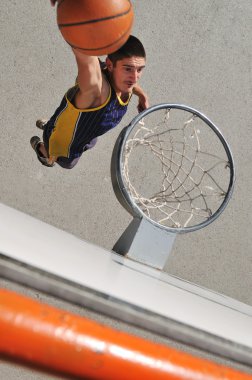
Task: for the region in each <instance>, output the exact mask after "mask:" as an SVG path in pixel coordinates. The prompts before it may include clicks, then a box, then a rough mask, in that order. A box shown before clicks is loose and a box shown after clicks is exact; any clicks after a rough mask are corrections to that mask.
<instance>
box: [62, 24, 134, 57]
mask: <svg viewBox="0 0 252 380" xmlns="http://www.w3.org/2000/svg"><path fill="white" fill-rule="evenodd" d="M131 27H132V24H131V25H130V27H129V28H128V29H127V30H126V32H125V33H123V35H122V36H121V37H120V38H118V39H117V40H116V41H114V42H113V43H111V44H108V45H105V46H99V47H96V48H83V47H79V46H75V45H72V44H70V43H69V42H68V41H66V42H67V43H68V45H70V46H71V47H72V48H74V49H79V50H87V51H92V50H101V49H106V48H108V47H110V46H113V45H114V44H116V43H117V42H118V41H120V40H121V39H122V38H123V37H124V36H125V35H126V34H127V33H128V32H129V31H130V29H131Z"/></svg>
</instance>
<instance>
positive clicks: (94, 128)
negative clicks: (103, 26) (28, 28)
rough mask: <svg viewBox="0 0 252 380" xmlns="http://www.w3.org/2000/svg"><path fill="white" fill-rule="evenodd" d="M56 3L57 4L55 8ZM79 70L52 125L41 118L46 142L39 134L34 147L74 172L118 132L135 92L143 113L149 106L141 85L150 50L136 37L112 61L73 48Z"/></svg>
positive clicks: (46, 158)
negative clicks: (102, 139) (99, 142)
mask: <svg viewBox="0 0 252 380" xmlns="http://www.w3.org/2000/svg"><path fill="white" fill-rule="evenodd" d="M55 3H56V1H54V0H51V4H52V5H54V4H55ZM73 52H74V55H75V58H76V62H77V66H78V77H77V85H75V86H74V87H72V88H71V89H70V90H68V91H67V93H66V95H65V96H64V98H63V100H62V102H61V104H60V106H59V107H58V108H57V110H56V111H55V113H54V115H53V116H52V117H51V119H50V120H49V121H48V122H45V121H43V120H38V121H37V123H36V125H37V127H38V128H40V129H42V130H43V142H42V141H41V140H40V138H39V137H38V136H33V137H32V138H31V141H30V142H31V145H32V147H33V149H34V150H35V152H36V154H37V157H38V159H39V161H40V162H41V163H42V164H43V165H45V166H53V165H54V163H55V162H56V163H57V164H59V165H60V166H61V167H63V168H65V169H72V168H73V167H74V166H75V165H76V164H77V162H78V160H79V159H80V157H81V155H82V153H83V152H85V151H86V150H88V149H91V148H92V147H93V146H94V145H95V144H96V142H97V137H98V136H100V135H103V134H104V133H106V132H108V131H109V130H110V129H112V128H114V127H115V126H116V125H117V124H119V122H120V121H121V119H122V117H123V116H124V115H125V113H126V111H127V106H128V104H129V101H130V98H131V96H132V94H134V95H136V96H138V99H139V102H138V111H139V112H141V111H143V110H144V109H146V108H148V106H149V103H148V97H147V95H146V94H145V93H144V91H143V90H142V89H141V87H140V86H139V85H138V84H137V83H138V80H139V79H140V77H141V75H142V72H143V69H144V67H145V60H146V56H145V50H144V47H143V45H142V43H141V42H140V41H139V40H138V39H137V38H136V37H134V36H130V37H129V39H128V40H127V42H126V43H125V44H124V45H123V46H122V47H121V48H120V49H119V50H118V51H116V52H115V53H112V54H109V55H108V56H107V58H106V62H105V63H102V62H101V61H100V60H99V59H98V57H94V56H86V55H84V54H83V53H82V52H81V51H80V50H77V49H73Z"/></svg>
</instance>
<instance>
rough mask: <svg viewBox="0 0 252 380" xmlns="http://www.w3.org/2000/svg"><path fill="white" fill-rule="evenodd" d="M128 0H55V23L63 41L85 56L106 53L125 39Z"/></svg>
mask: <svg viewBox="0 0 252 380" xmlns="http://www.w3.org/2000/svg"><path fill="white" fill-rule="evenodd" d="M133 17H134V13H133V8H132V4H131V1H130V0H58V6H57V23H58V27H59V29H60V31H61V33H62V35H63V37H64V39H65V40H66V42H67V43H68V44H69V45H70V46H72V47H75V48H78V49H80V50H81V51H82V52H83V53H84V54H87V55H106V54H109V53H113V52H114V51H116V50H117V49H119V48H120V47H121V46H122V45H123V44H124V43H125V42H126V41H127V39H128V37H129V35H130V32H131V28H132V24H133Z"/></svg>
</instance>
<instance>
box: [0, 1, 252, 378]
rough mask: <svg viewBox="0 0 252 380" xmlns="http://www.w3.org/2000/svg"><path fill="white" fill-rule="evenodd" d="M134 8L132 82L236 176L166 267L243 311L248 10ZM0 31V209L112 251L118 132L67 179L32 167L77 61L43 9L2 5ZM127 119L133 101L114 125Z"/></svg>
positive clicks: (247, 244) (155, 4) (222, 4)
mask: <svg viewBox="0 0 252 380" xmlns="http://www.w3.org/2000/svg"><path fill="white" fill-rule="evenodd" d="M133 5H134V6H135V15H136V18H135V25H134V30H133V34H135V35H136V36H138V37H139V38H140V39H141V40H142V41H143V43H144V45H145V47H146V51H147V66H146V69H145V72H144V75H143V77H142V80H141V84H142V86H143V87H144V88H145V90H146V91H147V92H148V93H149V97H150V101H151V104H152V105H153V104H157V103H163V102H170V103H173V102H174V103H184V104H187V105H189V106H192V107H194V108H197V109H198V110H200V111H202V112H204V113H205V114H206V115H207V116H208V117H209V118H210V119H211V120H212V121H213V122H214V123H215V124H216V125H218V126H219V128H220V129H221V131H222V132H223V134H224V136H225V137H226V138H227V141H228V143H229V144H230V146H231V148H232V151H233V154H234V159H235V164H236V169H237V179H236V185H235V191H234V194H233V197H232V199H231V201H230V204H229V205H228V207H227V209H226V210H225V211H224V213H223V214H222V215H221V216H220V218H219V219H218V220H217V221H216V222H214V223H213V224H211V225H210V226H209V227H207V228H205V229H203V230H200V231H198V232H195V233H191V234H186V235H183V236H179V237H177V239H176V243H175V246H174V249H173V252H172V255H171V257H170V259H169V261H168V263H167V266H166V270H167V271H168V272H169V273H171V274H174V275H176V276H179V277H181V278H183V279H186V280H189V281H191V282H194V283H197V284H200V285H202V286H204V287H206V288H209V289H212V290H215V291H217V292H220V293H223V294H226V295H228V296H230V297H233V298H235V299H237V300H239V301H242V302H244V303H247V304H250V305H252V292H251V288H252V276H251V273H252V256H251V246H252V235H251V232H250V231H251V227H250V226H251V222H252V216H251V215H252V202H251V197H250V189H251V188H252V175H251V174H252V167H251V159H252V154H251V141H252V132H251V115H250V113H251V112H250V109H251V107H249V105H250V103H251V95H252V80H251V78H252V76H251V62H252V60H251V51H252V42H251V32H252V30H251V29H252V22H251V21H252V20H251V18H252V16H251V15H252V4H251V2H250V1H249V0H241V1H240V2H237V1H234V0H219V1H215V0H205V1H204V2H203V1H201V0H193V1H191V0H183V1H182V0H178V1H176V2H175V1H171V0H154V1H151V0H144V6H143V2H142V1H139V0H134V1H133ZM0 29H1V37H0V47H1V70H0V83H1V87H0V99H1V108H0V112H1V121H0V123H1V140H0V176H1V184H0V201H1V202H2V203H4V204H7V205H9V206H11V207H14V208H16V209H18V210H21V211H24V212H26V213H28V214H30V215H32V216H35V217H37V218H39V219H41V220H43V221H45V222H48V223H50V224H52V225H54V226H56V227H59V228H61V229H63V230H66V231H69V232H71V233H73V234H74V235H76V236H79V237H81V238H83V239H85V240H88V241H91V242H94V243H95V244H98V245H100V246H102V247H104V248H107V249H111V248H112V247H113V245H114V243H115V242H116V240H117V238H118V237H119V236H120V234H121V233H122V232H123V230H124V229H125V228H126V226H127V225H128V223H129V222H130V220H131V217H130V216H129V215H128V214H127V212H126V211H125V210H124V209H122V207H121V206H120V204H119V203H118V201H117V199H116V197H115V195H114V193H113V189H112V185H111V181H110V158H111V153H112V149H113V145H114V143H115V140H116V137H117V135H118V134H119V131H120V126H119V127H118V128H116V129H115V130H114V131H111V132H109V133H108V134H106V135H105V136H103V137H102V138H100V139H99V143H98V145H97V146H96V148H95V149H93V150H92V151H90V152H87V153H85V155H84V156H83V157H82V159H81V161H80V162H79V164H78V166H77V167H76V168H74V169H73V170H71V171H66V170H63V169H61V168H60V167H54V168H52V169H49V168H45V167H43V166H41V165H40V164H39V162H38V161H37V159H36V157H35V155H34V154H33V151H32V150H31V148H30V144H29V140H30V137H31V136H32V135H34V134H39V135H40V133H39V132H40V131H39V130H37V128H36V127H35V121H36V119H37V118H40V117H50V116H51V114H52V113H53V112H54V110H55V108H56V107H57V106H58V104H59V102H60V101H61V98H62V96H63V94H64V92H65V91H66V89H67V88H68V87H69V86H70V85H72V84H73V83H74V80H75V77H76V65H75V61H74V58H73V55H72V53H71V51H70V49H69V47H68V46H67V45H66V43H65V42H64V41H63V39H62V38H61V36H60V33H59V31H58V30H57V26H56V22H55V9H53V8H51V6H50V3H49V1H42V0H37V1H36V2H31V1H28V0H23V1H22V2H18V1H11V2H10V1H7V0H2V8H1V13H0ZM136 112H137V111H136V103H135V102H134V101H133V102H132V104H131V106H130V110H129V113H128V114H127V115H126V117H125V119H124V121H123V122H122V123H121V127H122V126H124V125H126V124H127V123H128V122H129V121H130V120H131V119H132V118H133V117H134V116H135V115H136ZM41 238H43V237H41ZM2 283H3V285H4V286H10V284H7V285H6V282H4V281H2ZM24 292H25V291H24ZM51 302H52V303H55V304H57V302H58V301H57V300H53V301H51ZM1 368H2V369H1V371H5V370H6V371H7V372H6V373H7V374H8V376H7V375H4V377H1V373H0V378H9V379H14V378H15V379H18V378H22V379H35V378H36V379H39V378H40V377H39V376H38V375H36V374H35V375H34V373H33V372H26V371H25V370H20V368H19V367H18V369H16V368H14V367H9V366H8V365H7V364H6V365H4V364H3V363H2V364H1ZM4 368H5V369H4ZM16 371H17V372H16ZM20 371H21V372H20ZM3 373H5V372H2V374H3ZM45 376H46V375H41V378H45ZM50 378H53V377H52V376H50Z"/></svg>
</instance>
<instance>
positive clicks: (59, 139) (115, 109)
mask: <svg viewBox="0 0 252 380" xmlns="http://www.w3.org/2000/svg"><path fill="white" fill-rule="evenodd" d="M104 72H105V73H106V71H104ZM106 77H107V80H108V82H109V77H108V76H107V75H106ZM109 87H110V91H109V96H108V98H107V100H106V101H105V102H104V103H103V104H102V105H100V106H99V107H96V108H89V109H78V108H76V107H75V106H74V102H73V99H74V96H75V94H76V93H77V91H78V85H76V86H74V87H72V88H70V89H69V90H68V91H67V93H66V94H65V96H64V98H63V99H62V101H61V104H60V106H59V107H58V108H57V110H56V111H55V113H54V115H53V116H52V117H51V119H50V120H49V121H48V123H47V124H46V125H45V128H44V134H43V140H44V143H45V147H46V149H47V151H48V154H49V156H56V157H58V161H59V160H60V157H62V158H67V159H69V160H74V159H76V158H78V157H80V156H81V155H82V153H83V152H84V151H85V150H86V149H88V148H89V144H90V143H92V140H93V141H94V139H95V138H96V137H98V136H101V135H103V134H104V133H106V132H108V131H109V130H110V129H112V128H114V127H115V126H116V125H117V124H119V122H120V121H121V119H122V117H123V116H124V115H125V113H126V111H127V106H128V103H129V100H130V97H131V95H130V94H129V98H128V100H127V101H126V102H123V101H122V100H121V98H120V97H119V96H118V95H117V94H116V92H115V90H114V89H113V87H112V86H111V84H110V83H109ZM91 145H92V144H91Z"/></svg>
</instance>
